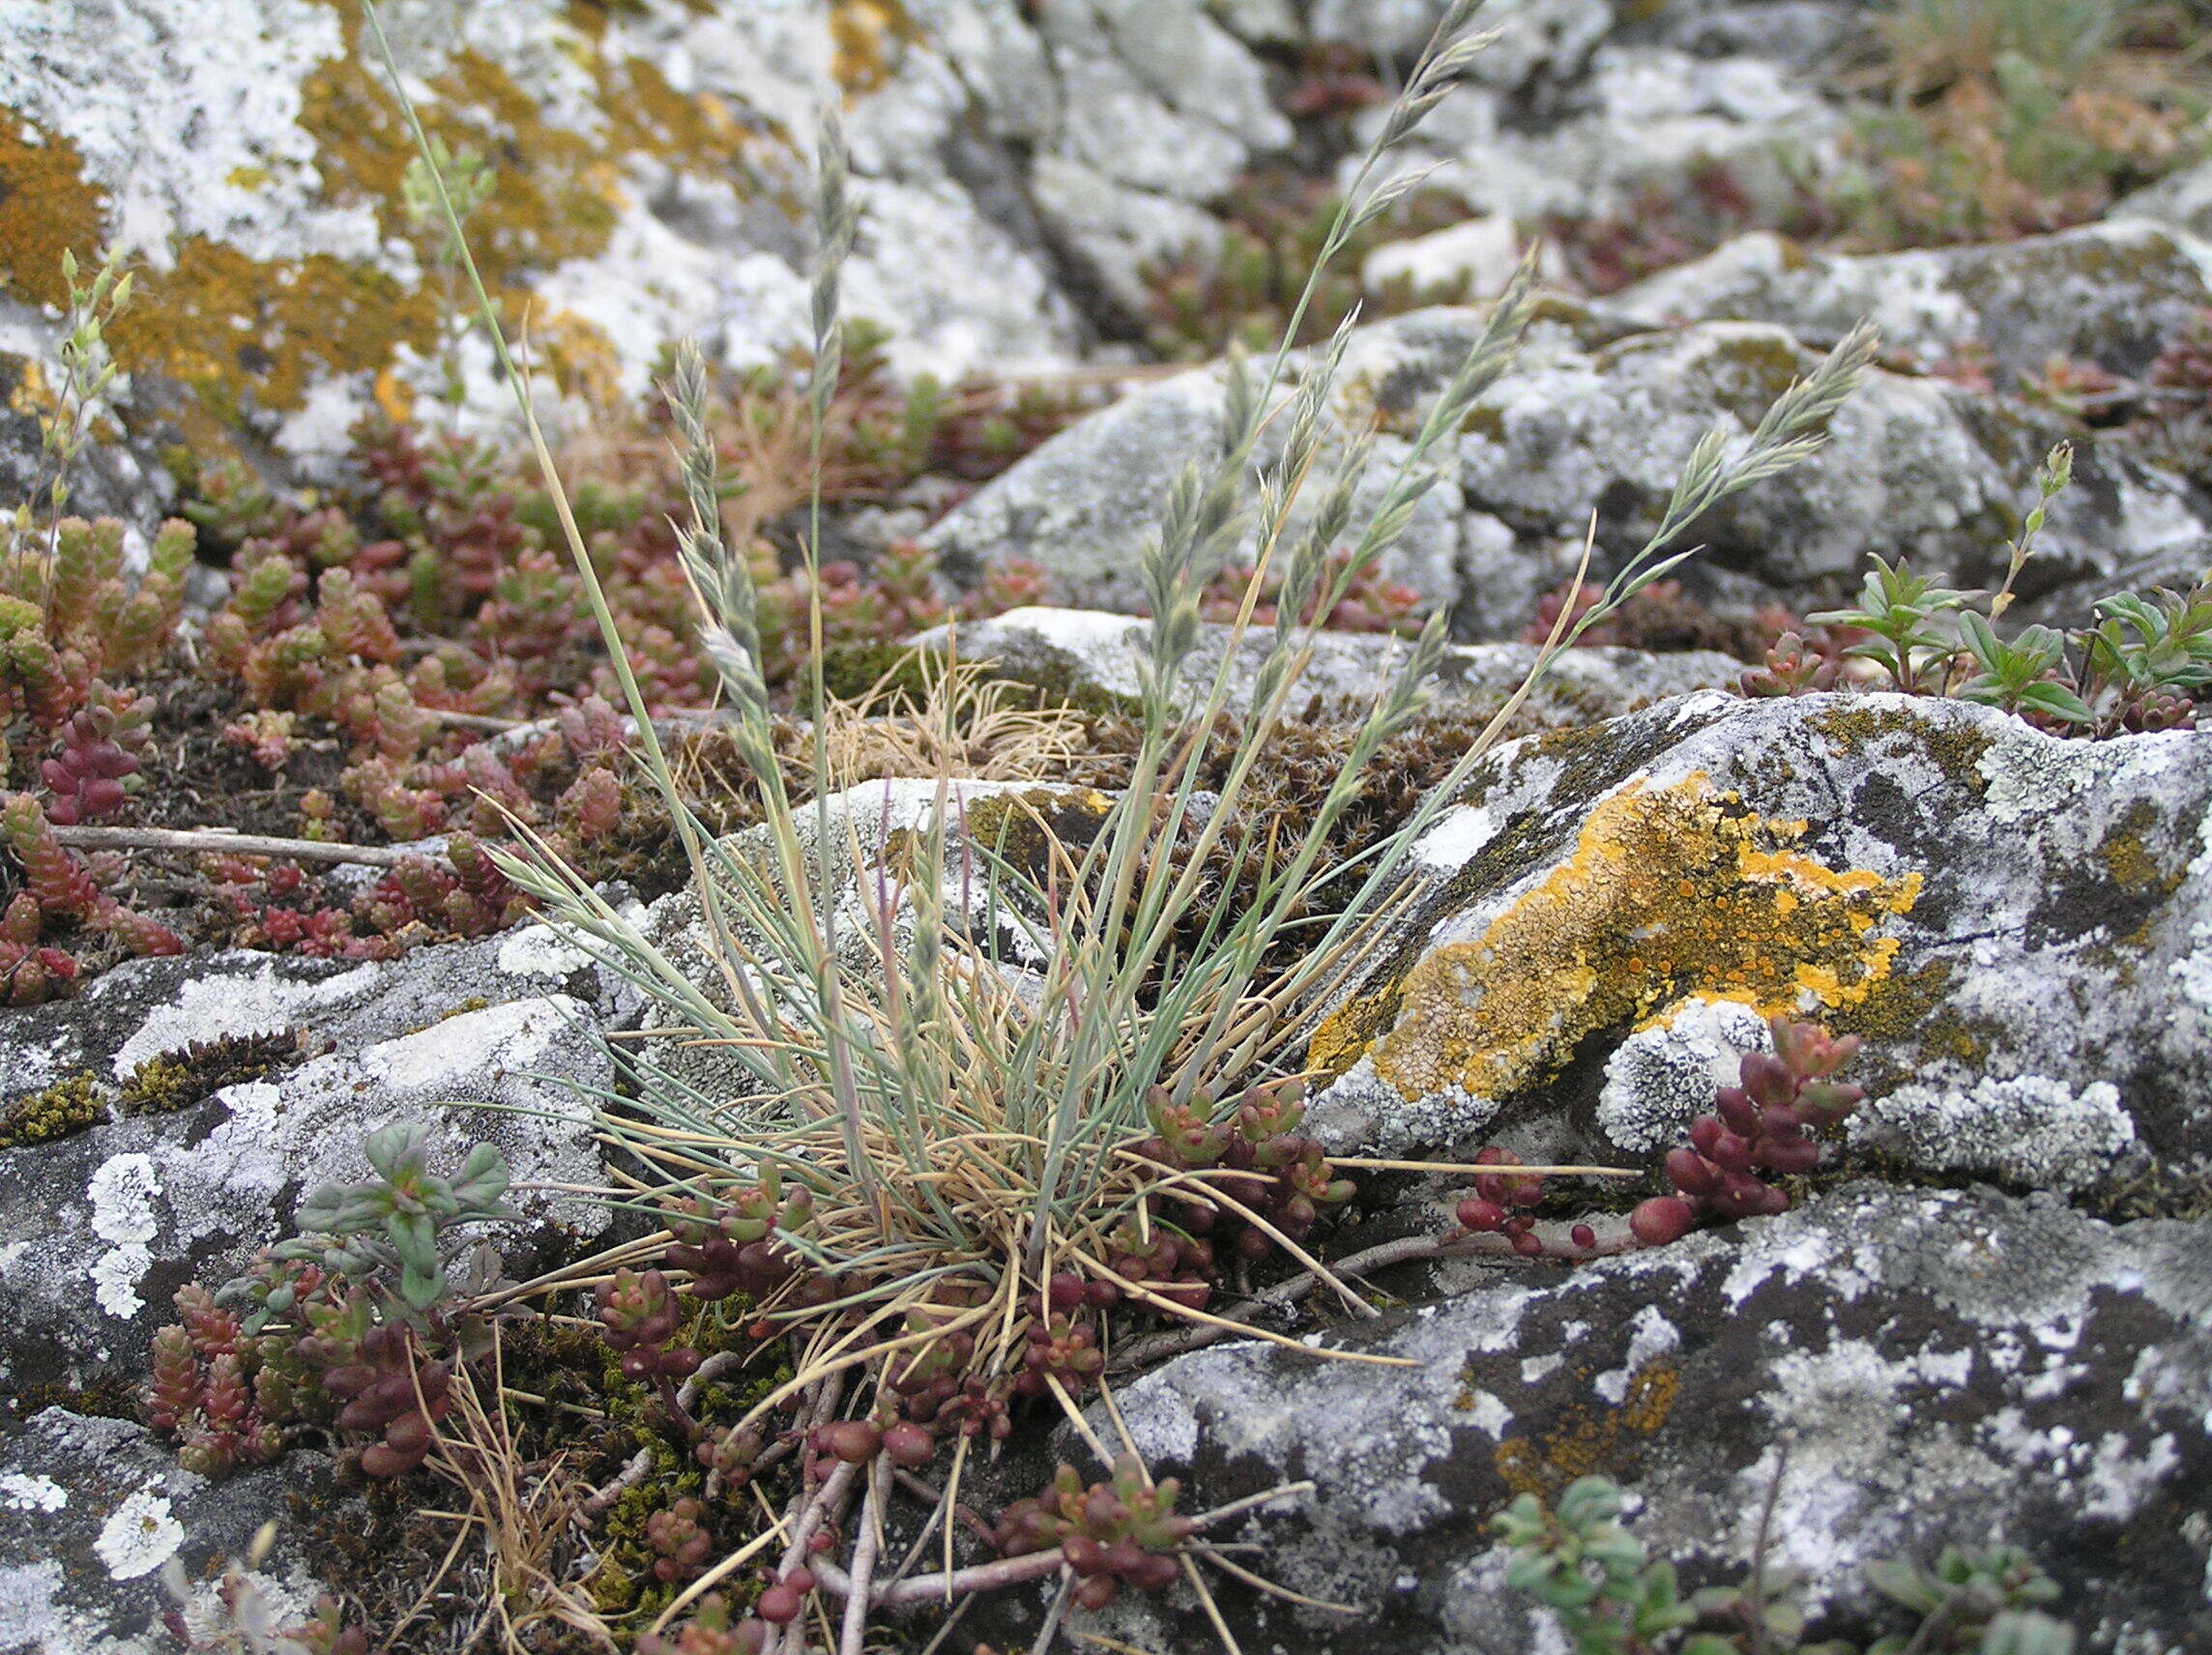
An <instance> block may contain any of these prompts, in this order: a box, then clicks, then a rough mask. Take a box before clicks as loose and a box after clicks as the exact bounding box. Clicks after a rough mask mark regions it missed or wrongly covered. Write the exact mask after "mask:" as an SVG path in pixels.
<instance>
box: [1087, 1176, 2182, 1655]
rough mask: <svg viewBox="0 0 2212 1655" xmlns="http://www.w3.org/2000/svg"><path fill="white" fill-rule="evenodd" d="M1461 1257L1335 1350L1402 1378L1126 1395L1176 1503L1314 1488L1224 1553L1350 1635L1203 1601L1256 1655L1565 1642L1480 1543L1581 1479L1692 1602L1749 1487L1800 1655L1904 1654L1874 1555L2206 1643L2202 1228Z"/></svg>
mask: <svg viewBox="0 0 2212 1655" xmlns="http://www.w3.org/2000/svg"><path fill="white" fill-rule="evenodd" d="M1466 1268H1467V1271H1468V1274H1467V1275H1466V1276H1465V1277H1464V1278H1463V1280H1462V1282H1461V1284H1460V1286H1461V1288H1462V1291H1461V1292H1458V1293H1457V1294H1456V1295H1455V1296H1452V1297H1449V1298H1447V1299H1445V1300H1443V1301H1442V1302H1440V1303H1433V1304H1427V1305H1423V1306H1421V1307H1419V1308H1416V1309H1413V1310H1411V1311H1408V1312H1402V1313H1399V1314H1396V1315H1393V1316H1391V1317H1390V1318H1388V1319H1387V1320H1385V1321H1382V1322H1378V1323H1373V1324H1369V1325H1368V1326H1367V1327H1364V1328H1361V1329H1359V1330H1358V1331H1356V1332H1351V1331H1347V1330H1345V1329H1342V1328H1339V1329H1337V1330H1335V1331H1332V1332H1331V1333H1330V1334H1329V1335H1328V1336H1327V1338H1326V1340H1325V1343H1326V1344H1327V1345H1328V1346H1330V1347H1331V1348H1333V1349H1341V1350H1355V1351H1361V1352H1367V1353H1375V1354H1387V1355H1392V1356H1399V1357H1405V1358H1410V1359H1411V1360H1412V1363H1413V1365H1412V1366H1411V1367H1399V1368H1380V1367H1374V1366H1367V1365H1354V1364H1353V1363H1351V1362H1344V1361H1331V1360H1326V1359H1324V1358H1321V1357H1316V1356H1307V1355H1302V1354H1300V1353H1298V1352H1295V1351H1291V1350H1283V1349H1280V1348H1278V1347H1273V1346H1266V1345H1260V1344H1254V1343H1246V1344H1241V1345H1236V1346H1231V1347H1224V1348H1218V1349H1215V1350H1206V1351H1200V1352H1197V1353H1194V1354H1190V1355H1185V1356H1181V1357H1179V1358H1177V1359H1175V1360H1174V1361H1172V1362H1170V1363H1168V1364H1167V1365H1166V1366H1165V1367H1163V1368H1161V1369H1159V1370H1157V1371H1156V1372H1153V1373H1151V1374H1150V1375H1147V1376H1146V1377H1144V1378H1142V1379H1137V1380H1135V1381H1134V1382H1131V1383H1126V1384H1124V1385H1122V1386H1121V1388H1120V1391H1119V1402H1120V1408H1121V1415H1122V1417H1123V1418H1124V1419H1125V1420H1126V1421H1127V1424H1128V1428H1129V1431H1130V1433H1131V1435H1132V1436H1133V1437H1134V1438H1135V1440H1136V1443H1137V1445H1138V1447H1139V1449H1140V1450H1141V1451H1142V1452H1143V1453H1144V1454H1145V1456H1146V1457H1147V1459H1148V1461H1149V1463H1150V1466H1151V1467H1152V1469H1153V1471H1154V1472H1155V1474H1160V1475H1177V1476H1180V1477H1183V1478H1184V1479H1185V1480H1186V1486H1185V1492H1184V1494H1183V1495H1182V1498H1181V1501H1180V1503H1181V1504H1182V1505H1183V1506H1185V1507H1187V1508H1188V1509H1191V1510H1194V1511H1196V1510H1205V1509H1208V1508H1209V1507H1211V1506H1213V1505H1216V1504H1219V1503H1223V1502H1226V1501H1228V1500H1230V1499H1234V1498H1237V1497H1240V1496H1243V1495H1252V1494H1256V1493H1259V1492H1261V1491H1263V1490H1266V1489H1267V1488H1270V1487H1273V1486H1275V1485H1277V1484H1280V1483H1285V1482H1291V1481H1294V1480H1310V1481H1311V1482H1312V1483H1313V1484H1314V1485H1315V1487H1314V1490H1313V1492H1312V1493H1310V1494H1308V1495H1301V1496H1296V1497H1295V1498H1292V1499H1286V1500H1285V1501H1283V1502H1282V1503H1281V1504H1279V1505H1278V1506H1275V1507H1272V1508H1269V1511H1268V1514H1267V1515H1266V1516H1265V1517H1262V1518H1260V1519H1257V1520H1255V1521H1254V1522H1253V1523H1252V1524H1250V1525H1249V1527H1248V1528H1246V1529H1245V1530H1244V1531H1243V1532H1241V1533H1240V1534H1238V1535H1237V1538H1242V1539H1258V1540H1260V1541H1262V1542H1263V1543H1264V1550H1263V1553H1262V1554H1263V1555H1264V1557H1265V1569H1266V1573H1267V1574H1269V1575H1270V1576H1271V1577H1272V1578H1273V1579H1274V1580H1276V1581H1278V1582H1281V1583H1282V1584H1283V1585H1286V1586H1288V1587H1290V1588H1291V1589H1293V1590H1295V1591H1299V1592H1303V1593H1305V1594H1307V1595H1308V1596H1311V1597H1316V1598H1320V1599H1323V1600H1325V1601H1328V1602H1331V1603H1336V1604H1342V1605H1346V1606H1349V1607H1350V1609H1351V1610H1352V1611H1353V1612H1351V1613H1349V1614H1345V1613H1329V1612H1324V1611H1316V1610H1312V1609H1307V1608H1303V1607H1301V1606H1298V1605H1295V1604H1291V1603H1287V1602H1285V1601H1283V1600H1281V1599H1278V1598H1272V1597H1266V1596H1262V1595H1260V1594H1257V1593H1254V1592H1251V1591H1249V1590H1247V1589H1245V1588H1243V1587H1240V1586H1238V1585H1237V1583H1236V1582H1219V1581H1218V1578H1217V1583H1216V1584H1215V1587H1214V1589H1215V1591H1216V1593H1217V1595H1218V1596H1219V1597H1220V1598H1221V1600H1222V1602H1223V1604H1224V1607H1225V1612H1226V1613H1227V1615H1228V1617H1229V1619H1230V1622H1231V1624H1232V1627H1233V1629H1234V1630H1235V1631H1236V1632H1237V1637H1238V1639H1239V1640H1240V1641H1241V1643H1242V1645H1243V1647H1245V1648H1246V1649H1255V1648H1293V1649H1303V1650H1312V1651H1315V1652H1316V1655H1324V1652H1338V1651H1353V1650H1371V1649H1375V1648H1378V1647H1387V1648H1389V1649H1392V1650H1394V1651H1397V1650H1402V1651H1405V1652H1406V1655H1474V1652H1476V1651H1489V1650H1505V1649H1553V1648H1558V1647H1563V1645H1562V1644H1560V1643H1559V1642H1558V1641H1557V1632H1556V1630H1555V1629H1554V1628H1553V1625H1552V1623H1551V1621H1550V1617H1549V1615H1548V1614H1545V1613H1544V1612H1542V1611H1535V1610H1534V1609H1533V1607H1532V1605H1531V1604H1530V1601H1529V1600H1528V1598H1526V1597H1523V1596H1521V1595H1520V1594H1518V1593H1515V1592H1513V1591H1510V1590H1508V1589H1507V1588H1506V1586H1505V1584H1504V1565H1505V1561H1506V1556H1505V1553H1504V1551H1503V1549H1502V1548H1501V1547H1500V1546H1499V1544H1498V1543H1497V1542H1496V1541H1495V1540H1494V1539H1493V1538H1492V1536H1491V1535H1490V1534H1489V1532H1488V1531H1487V1528H1486V1524H1488V1522H1489V1520H1490V1519H1491V1518H1492V1517H1493V1516H1495V1514H1496V1513H1497V1512H1498V1511H1499V1508H1500V1507H1502V1506H1503V1505H1504V1504H1505V1503H1506V1502H1507V1501H1508V1500H1509V1499H1510V1498H1512V1497H1513V1495H1516V1494H1518V1493H1521V1492H1524V1491H1526V1492H1531V1493H1537V1494H1540V1495H1546V1496H1556V1495H1557V1493H1558V1492H1559V1491H1560V1490H1561V1489H1563V1488H1564V1487H1565V1486H1566V1485H1567V1483H1569V1482H1570V1481H1572V1480H1573V1479H1574V1478H1576V1477H1578V1476H1583V1475H1587V1474H1592V1473H1595V1474H1602V1475H1605V1476H1609V1477H1612V1478H1614V1479H1615V1480H1616V1481H1617V1482H1619V1483H1620V1484H1622V1485H1623V1486H1624V1487H1625V1488H1626V1490H1627V1491H1628V1494H1629V1496H1630V1501H1629V1509H1628V1515H1627V1516H1626V1518H1625V1520H1624V1521H1625V1522H1626V1523H1627V1524H1628V1526H1629V1527H1630V1528H1631V1529H1632V1530H1633V1531H1634V1532H1635V1533H1637V1534H1638V1535H1639V1536H1640V1537H1641V1538H1642V1539H1643V1540H1644V1542H1645V1543H1646V1544H1647V1545H1648V1546H1649V1547H1650V1549H1651V1551H1652V1553H1653V1554H1654V1555H1656V1556H1659V1557H1664V1558H1668V1559H1670V1560H1672V1561H1673V1562H1674V1563H1675V1564H1676V1565H1677V1566H1678V1567H1679V1568H1680V1570H1681V1571H1682V1574H1683V1578H1684V1586H1685V1588H1688V1587H1693V1586H1703V1585H1707V1584H1717V1583H1729V1584H1734V1583H1737V1582H1741V1581H1742V1580H1743V1579H1744V1578H1745V1575H1746V1574H1747V1572H1748V1569H1749V1566H1750V1563H1751V1559H1752V1555H1753V1552H1754V1549H1755V1547H1756V1546H1757V1545H1758V1533H1759V1527H1760V1515H1761V1509H1762V1506H1763V1505H1764V1503H1765V1502H1766V1501H1767V1499H1768V1498H1769V1497H1771V1498H1772V1500H1773V1502H1774V1504H1773V1519H1772V1524H1771V1535H1772V1538H1771V1542H1770V1551H1769V1553H1768V1561H1769V1563H1770V1565H1771V1566H1773V1567H1775V1568H1777V1569H1782V1568H1790V1569H1795V1570H1799V1571H1802V1572H1803V1573H1804V1575H1805V1577H1806V1581H1805V1585H1804V1602H1805V1604H1806V1607H1807V1608H1808V1609H1809V1610H1811V1611H1813V1631H1814V1633H1815V1635H1817V1636H1846V1637H1850V1638H1853V1639H1856V1640H1871V1638H1872V1637H1873V1636H1876V1635H1878V1634H1882V1633H1887V1632H1891V1631H1904V1630H1909V1626H1910V1622H1909V1621H1908V1620H1906V1619H1904V1618H1903V1617H1901V1616H1898V1615H1896V1613H1895V1612H1894V1611H1888V1610H1886V1609H1885V1608H1884V1607H1883V1605H1882V1602H1881V1600H1880V1599H1878V1598H1877V1595H1876V1594H1875V1593H1874V1592H1873V1590H1872V1589H1871V1588H1870V1587H1869V1586H1868V1585H1867V1583H1866V1582H1865V1580H1864V1577H1863V1575H1862V1573H1861V1571H1862V1570H1863V1569H1864V1567H1865V1566H1866V1565H1867V1564H1869V1563H1872V1562H1877V1561H1880V1560H1883V1559H1904V1560H1908V1561H1914V1562H1918V1563H1921V1564H1929V1563H1933V1562H1934V1560H1935V1558H1936V1553H1938V1552H1939V1551H1940V1550H1941V1549H1942V1548H1943V1547H1944V1546H1946V1545H1962V1546H1987V1545H1993V1544H2005V1543H2010V1544H2016V1545H2023V1546H2025V1547H2027V1548H2029V1549H2030V1550H2031V1551H2032V1553H2034V1555H2035V1557H2036V1559H2037V1561H2038V1562H2039V1563H2040V1564H2041V1565H2042V1566H2043V1567H2044V1568H2045V1569H2047V1570H2048V1571H2050V1572H2051V1573H2052V1575H2053V1576H2054V1577H2055V1578H2056V1579H2057V1581H2058V1582H2059V1584H2060V1587H2061V1597H2060V1599H2059V1601H2058V1603H2057V1604H2056V1605H2055V1606H2054V1610H2055V1612H2058V1613H2060V1614H2062V1615H2063V1616H2065V1617H2066V1618H2067V1619H2069V1620H2070V1621H2071V1623H2072V1624H2073V1625H2074V1627H2075V1628H2076V1630H2077V1633H2078V1635H2079V1637H2080V1639H2081V1645H2080V1646H2081V1647H2084V1648H2089V1649H2097V1650H2126V1651H2141V1652H2146V1655H2147V1652H2149V1651H2168V1650H2183V1649H2194V1648H2197V1647H2201V1646H2202V1644H2203V1641H2204V1640H2206V1639H2207V1638H2208V1637H2212V1609H2208V1608H2207V1604H2206V1598H2205V1594H2204V1586H2203V1582H2204V1577H2205V1566H2206V1561H2207V1555H2208V1552H2212V1511H2208V1509H2207V1502H2206V1497H2205V1492H2204V1491H2205V1480H2206V1477H2207V1475H2212V1437H2208V1436H2207V1431H2206V1426H2205V1413H2206V1409H2207V1408H2208V1407H2212V1237H2208V1236H2207V1234H2206V1233H2205V1231H2204V1229H2203V1227H2202V1226H2200V1225H2188V1224H2179V1223H2170V1222H2164V1221H2145V1222H2141V1223H2137V1224H2133V1225H2128V1226H2124V1227H2120V1228H2112V1227H2110V1226H2108V1225H2105V1224H2102V1223H2098V1222H2096V1221H2093V1220H2090V1219H2087V1218H2084V1217H2082V1216H2081V1215H2080V1214H2079V1213H2076V1212H2074V1211H2071V1210H2069V1209H2068V1208H2067V1207H2065V1206H2064V1205H2060V1204H2058V1203H2057V1202H2054V1201H2052V1200H2050V1199H2047V1198H2037V1199H2031V1200H2024V1201H2023V1200H2016V1199H2011V1198H2007V1197H2004V1196H2000V1195H1997V1194H1995V1193H1994V1192H1992V1191H1989V1190H1971V1191H1943V1190H1936V1191H1918V1190H1910V1189H1896V1188H1889V1187H1883V1186H1878V1185H1872V1184H1853V1185H1849V1186H1847V1187H1845V1188H1843V1189H1840V1190H1836V1191H1833V1192H1831V1193H1829V1194H1827V1195H1824V1196H1822V1197H1820V1198H1819V1200H1818V1201H1816V1202H1814V1203H1812V1204H1811V1205H1807V1206H1805V1207H1803V1208H1802V1209H1800V1210H1798V1211H1795V1212H1791V1213H1788V1214H1785V1215H1784V1216H1782V1217H1780V1218H1774V1219H1758V1220H1753V1221H1750V1222H1747V1223H1744V1224H1741V1225H1735V1226H1729V1227H1726V1228H1723V1229H1719V1230H1713V1231H1707V1232H1703V1233H1700V1234H1694V1235H1692V1236H1691V1237H1689V1238H1688V1239H1686V1240H1684V1241H1681V1242H1678V1243H1676V1244H1674V1245H1673V1246H1670V1247H1666V1248H1661V1249H1658V1250H1655V1251H1651V1252H1645V1253H1640V1254H1632V1255H1629V1256H1627V1257H1624V1258H1618V1259H1612V1260H1606V1261H1603V1262H1600V1263H1594V1264H1589V1265H1586V1266H1582V1267H1579V1268H1577V1269H1575V1270H1573V1271H1572V1272H1571V1273H1567V1272H1560V1271H1557V1270H1550V1269H1543V1270H1535V1271H1530V1272H1528V1273H1527V1274H1526V1275H1516V1276H1512V1277H1507V1278H1504V1279H1500V1278H1499V1276H1498V1275H1497V1274H1496V1273H1495V1271H1489V1270H1484V1269H1482V1268H1480V1267H1479V1266H1472V1265H1470V1266H1467V1267H1466ZM1093 1412H1094V1414H1095V1415H1096V1418H1095V1420H1094V1423H1095V1426H1096V1428H1097V1430H1099V1431H1100V1432H1101V1433H1103V1434H1105V1436H1106V1437H1107V1439H1108V1440H1112V1439H1113V1431H1114V1426H1113V1422H1112V1421H1110V1420H1108V1419H1107V1418H1105V1417H1104V1415H1103V1413H1102V1411H1101V1410H1096V1409H1094V1410H1093ZM1064 1435H1066V1434H1064V1433H1063V1436H1064ZM1063 1450H1064V1452H1066V1453H1067V1454H1069V1455H1070V1456H1074V1457H1080V1456H1081V1454H1082V1450H1081V1448H1080V1447H1079V1446H1078V1445H1077V1444H1076V1443H1075V1442H1073V1441H1072V1440H1068V1441H1066V1442H1065V1443H1064V1444H1063ZM1124 1606H1125V1607H1124ZM1204 1625H1205V1622H1204V1619H1203V1617H1202V1615H1201V1613H1200V1611H1199V1610H1198V1608H1197V1605H1196V1603H1195V1602H1194V1600H1192V1599H1191V1597H1190V1596H1189V1595H1188V1593H1187V1591H1184V1590H1182V1589H1180V1588H1179V1590H1178V1591H1177V1592H1176V1593H1175V1594H1172V1595H1171V1596H1169V1598H1168V1600H1167V1603H1166V1606H1165V1607H1164V1609H1163V1610H1161V1611H1154V1610H1153V1609H1152V1608H1151V1607H1150V1605H1148V1604H1132V1603H1131V1602H1130V1600H1129V1599H1127V1598H1124V1599H1123V1600H1122V1603H1121V1605H1118V1606H1117V1609H1116V1611H1113V1612H1112V1616H1111V1618H1110V1619H1108V1620H1107V1621H1106V1622H1105V1623H1104V1625H1103V1626H1102V1628H1101V1629H1102V1630H1104V1631H1107V1632H1109V1633H1111V1634H1112V1635H1114V1636H1118V1637H1121V1638H1122V1639H1124V1640H1129V1641H1132V1642H1134V1643H1136V1644H1137V1645H1139V1646H1141V1647H1148V1648H1163V1647H1175V1648H1185V1647H1188V1648H1194V1649H1195V1648H1197V1647H1199V1646H1200V1645H1201V1642H1202V1640H1203V1639H1204V1637H1205V1632H1204Z"/></svg>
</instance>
